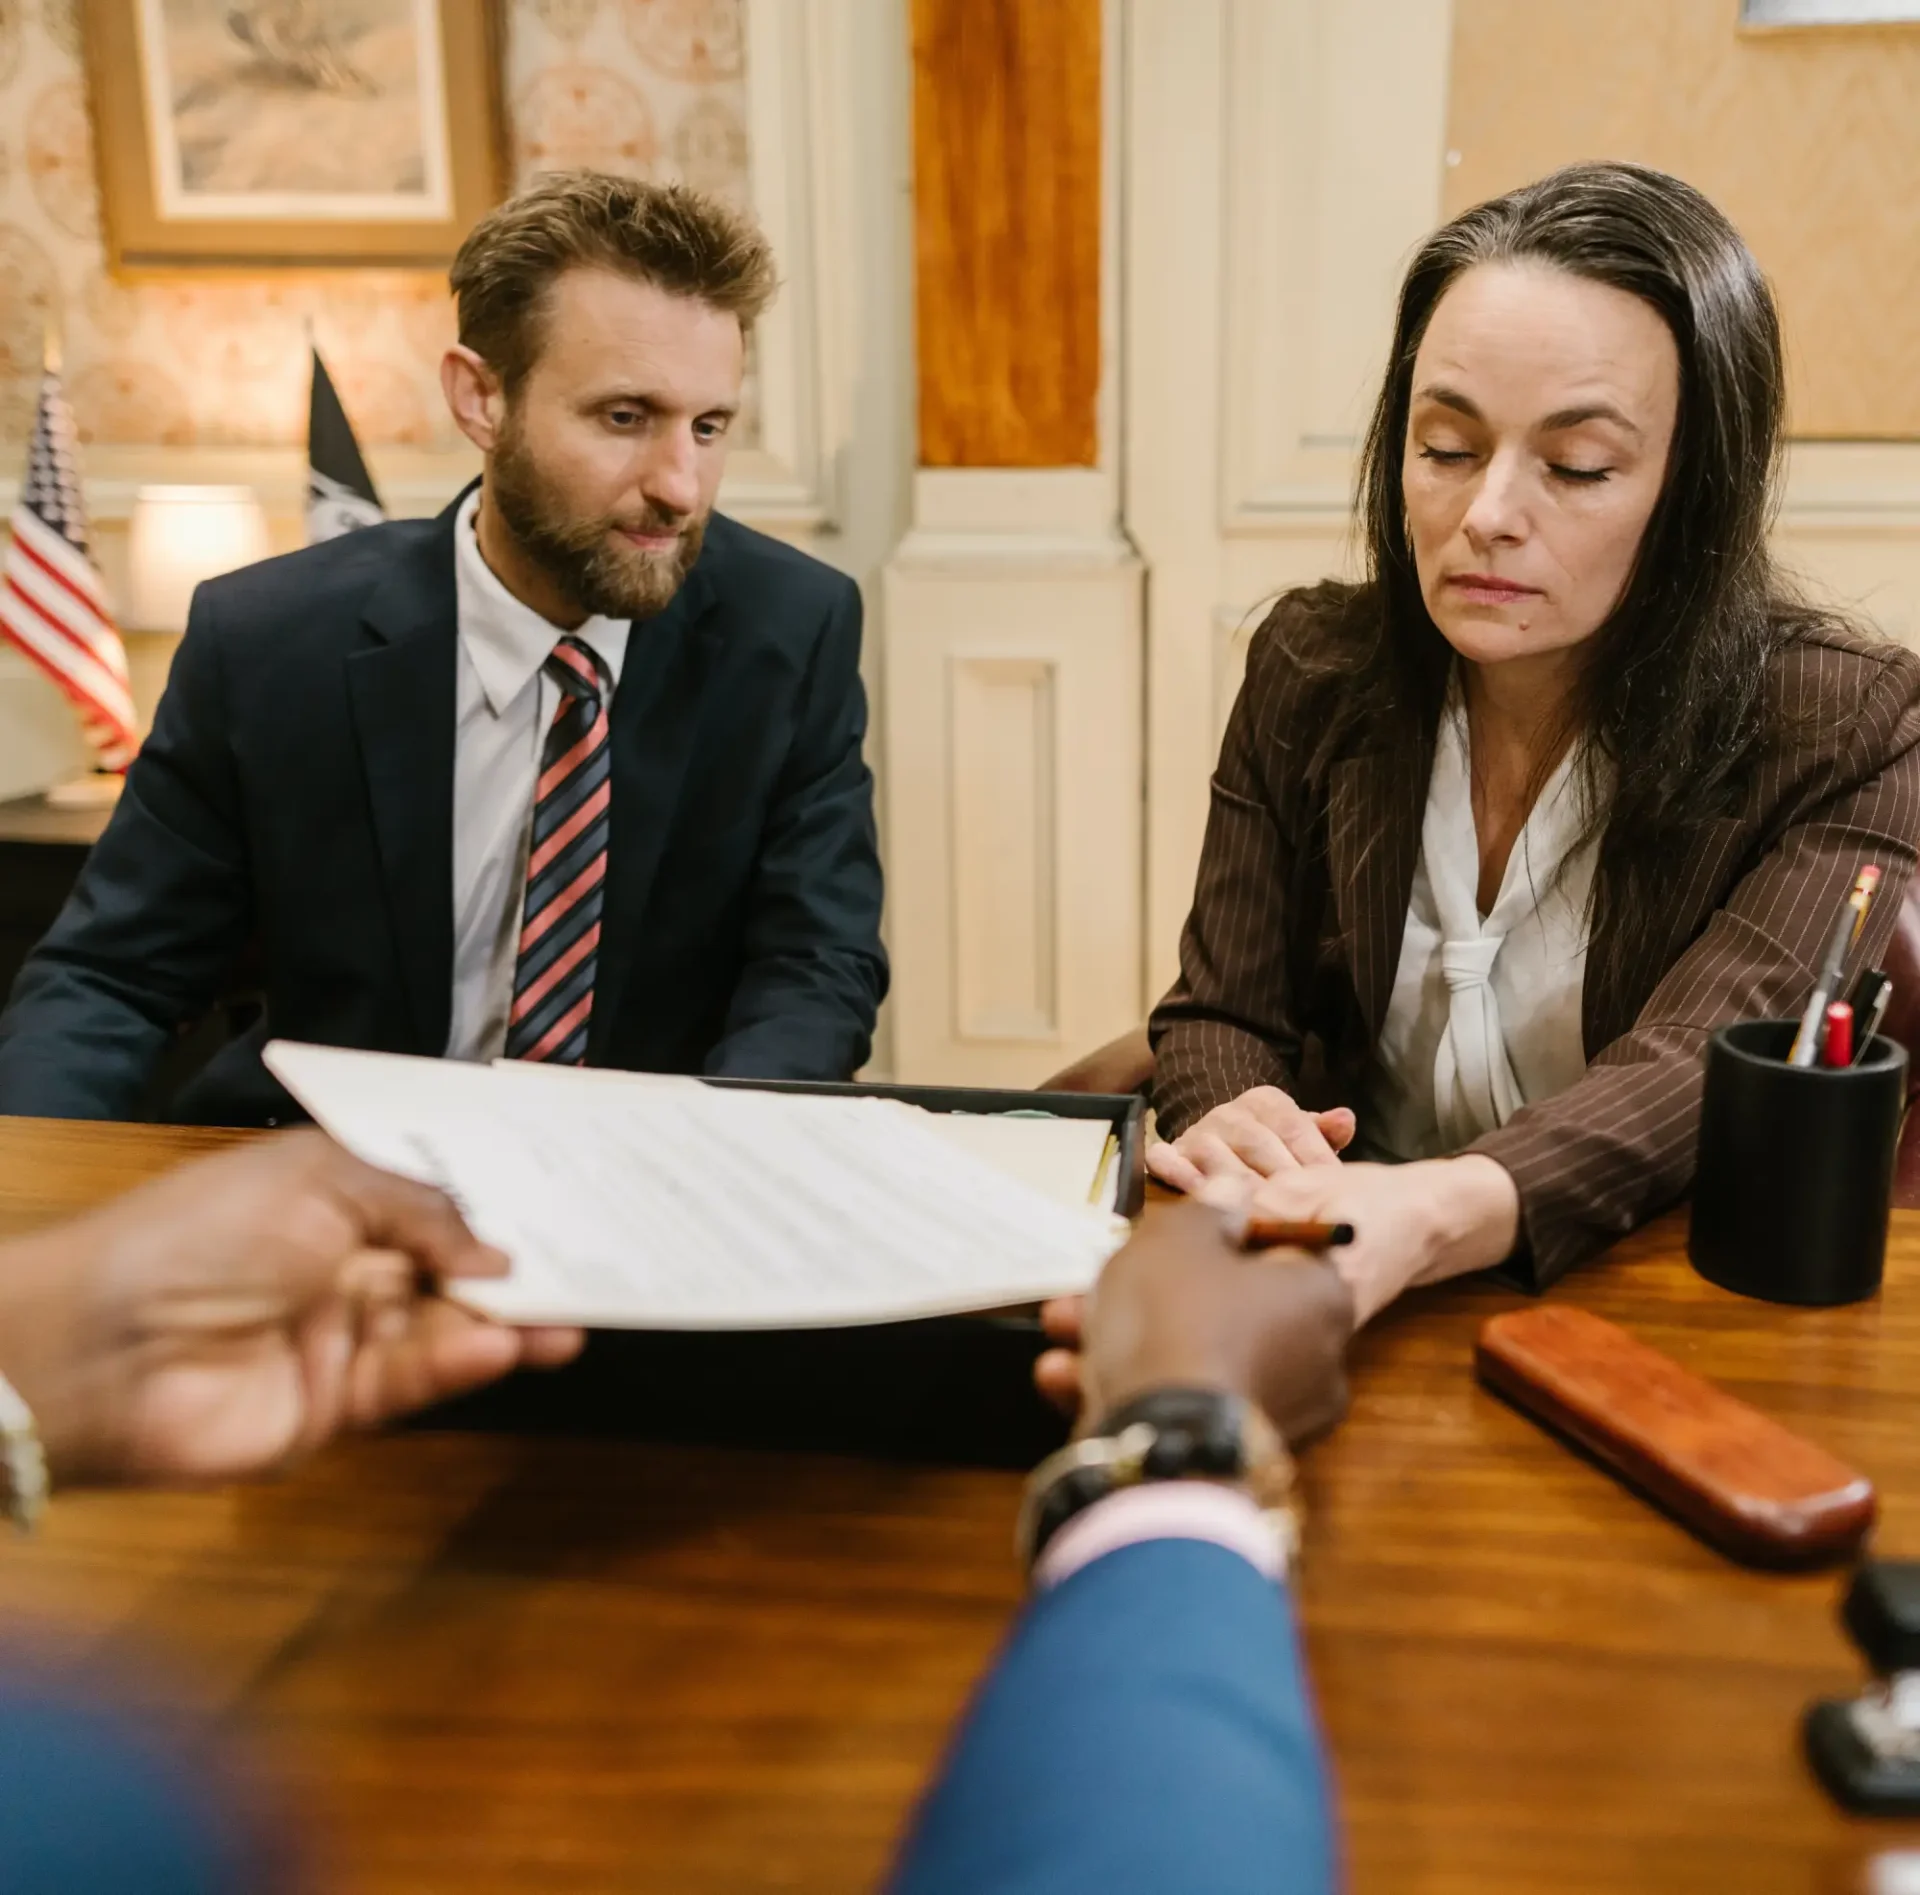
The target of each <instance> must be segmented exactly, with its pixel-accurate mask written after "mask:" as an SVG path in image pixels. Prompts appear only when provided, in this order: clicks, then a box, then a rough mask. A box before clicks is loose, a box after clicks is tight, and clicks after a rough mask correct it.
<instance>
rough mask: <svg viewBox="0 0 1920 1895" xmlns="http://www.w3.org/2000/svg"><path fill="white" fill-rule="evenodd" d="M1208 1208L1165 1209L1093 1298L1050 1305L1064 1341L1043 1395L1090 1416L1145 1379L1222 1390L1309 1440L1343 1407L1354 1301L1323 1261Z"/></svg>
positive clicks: (1055, 1335)
mask: <svg viewBox="0 0 1920 1895" xmlns="http://www.w3.org/2000/svg"><path fill="white" fill-rule="evenodd" d="M1226 1231H1227V1226H1226V1221H1225V1219H1224V1218H1223V1217H1222V1215H1221V1213H1220V1212H1219V1211H1218V1210H1216V1209H1214V1208H1213V1207H1212V1206H1210V1205H1206V1204H1201V1203H1185V1204H1174V1205H1168V1206H1166V1207H1165V1208H1164V1209H1163V1210H1161V1211H1159V1212H1157V1213H1156V1214H1155V1215H1154V1217H1153V1218H1152V1219H1151V1220H1149V1221H1148V1222H1147V1223H1146V1224H1144V1225H1143V1226H1142V1227H1141V1229H1140V1231H1139V1233H1138V1234H1137V1235H1136V1236H1135V1237H1134V1238H1133V1239H1132V1240H1131V1241H1130V1242H1129V1243H1128V1244H1126V1246H1125V1247H1124V1248H1122V1249H1121V1250H1120V1251H1118V1252H1117V1253H1116V1254H1115V1255H1114V1257H1113V1258H1112V1260H1111V1261H1110V1262H1109V1263H1108V1264H1107V1267H1106V1269H1105V1270H1104V1271H1103V1272H1102V1273H1101V1277H1100V1281H1099V1283H1098V1284H1097V1285H1096V1286H1095V1288H1094V1290H1093V1292H1092V1294H1091V1295H1090V1296H1088V1297H1085V1298H1082V1297H1077V1296H1076V1297H1062V1298H1059V1299H1058V1300H1056V1301H1055V1302H1052V1303H1049V1304H1048V1305H1047V1306H1046V1308H1045V1310H1044V1311H1043V1312H1042V1322H1043V1324H1044V1326H1045V1328H1046V1331H1047V1335H1048V1337H1049V1339H1050V1340H1051V1341H1052V1342H1053V1343H1054V1344H1055V1345H1057V1346H1055V1347H1054V1348H1052V1349H1050V1350H1048V1352H1047V1353H1046V1354H1044V1355H1043V1356H1041V1358H1040V1360H1039V1361H1038V1362H1037V1363H1036V1364H1035V1366H1034V1378H1035V1380H1036V1381H1037V1382H1038V1384H1039V1386H1040V1389H1041V1392H1042V1393H1043V1394H1045V1395H1047V1396H1048V1397H1049V1398H1050V1399H1051V1400H1053V1401H1055V1402H1058V1403H1059V1404H1060V1405H1061V1406H1062V1407H1065V1408H1067V1409H1069V1410H1072V1409H1074V1408H1076V1407H1077V1408H1078V1410H1079V1413H1080V1418H1081V1421H1082V1423H1083V1425H1090V1424H1091V1423H1092V1422H1094V1421H1096V1420H1098V1418H1099V1417H1100V1416H1101V1415H1102V1414H1104V1413H1106V1412H1108V1411H1109V1410H1111V1409H1113V1408H1116V1407H1118V1406H1119V1405H1120V1404H1121V1403H1122V1402H1125V1401H1128V1400H1130V1399H1131V1398H1132V1397H1133V1396H1135V1395H1138V1394H1142V1393H1144V1392H1145V1391H1146V1390H1148V1389H1151V1388H1165V1387H1171V1386H1174V1385H1182V1386H1188V1387H1207V1388H1224V1389H1229V1390H1231V1391H1233V1392H1234V1393H1236V1394H1240V1395H1244V1396H1246V1397H1247V1398H1248V1399H1249V1400H1251V1401H1254V1402H1257V1403H1258V1404H1259V1405H1260V1407H1262V1408H1264V1409H1265V1410H1266V1412H1267V1414H1268V1416H1269V1417H1270V1418H1271V1419H1272V1421H1273V1424H1274V1426H1275V1427H1276V1428H1278V1429H1279V1431H1280V1433H1281V1434H1282V1435H1283V1436H1284V1437H1285V1438H1286V1439H1287V1441H1288V1442H1289V1443H1298V1442H1301V1441H1305V1440H1310V1439H1311V1438H1312V1437H1313V1436H1315V1435H1317V1434H1322V1433H1324V1432H1325V1431H1326V1430H1327V1429H1328V1428H1330V1427H1332V1426H1333V1424H1334V1423H1335V1422H1336V1421H1337V1420H1339V1418H1340V1416H1341V1413H1342V1412H1343V1411H1344V1409H1345V1407H1346V1399H1347V1389H1346V1370H1345V1356H1346V1346H1347V1341H1348V1338H1349V1337H1350V1336H1351V1335H1352V1333H1353V1297H1352V1295H1351V1293H1350V1292H1349V1291H1348V1289H1347V1287H1346V1285H1345V1284H1344V1283H1343V1282H1342V1281H1341V1279H1340V1276H1339V1274H1338V1272H1337V1271H1335V1270H1334V1269H1333V1267H1332V1265H1331V1264H1329V1263H1327V1262H1326V1261H1324V1260H1323V1259H1321V1258H1319V1257H1315V1256H1310V1255H1308V1254H1306V1253H1305V1252H1302V1251H1297V1250H1269V1251H1261V1252H1250V1251H1245V1250H1242V1249H1240V1248H1239V1246H1238V1245H1236V1244H1234V1243H1232V1242H1230V1241H1229V1239H1228V1237H1227V1234H1226Z"/></svg>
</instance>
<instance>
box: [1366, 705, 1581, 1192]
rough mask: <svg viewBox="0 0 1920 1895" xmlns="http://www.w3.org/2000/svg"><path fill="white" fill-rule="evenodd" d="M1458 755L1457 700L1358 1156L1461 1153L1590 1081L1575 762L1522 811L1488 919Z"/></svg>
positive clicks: (1462, 734) (1464, 767)
mask: <svg viewBox="0 0 1920 1895" xmlns="http://www.w3.org/2000/svg"><path fill="white" fill-rule="evenodd" d="M1467 743H1468V740H1467V716H1466V707H1465V705H1464V704H1463V703H1462V702H1461V700H1460V696H1459V692H1458V689H1457V688H1456V689H1455V691H1454V692H1453V693H1452V695H1451V696H1450V697H1449V700H1448V704H1447V708H1446V710H1445V712H1444V713H1443V714H1442V716H1441V719H1440V731H1439V741H1438V743H1437V745H1436V746H1435V750H1434V758H1433V777H1432V780H1431V781H1430V782H1429V784H1428V786H1427V810H1426V817H1425V820H1424V822H1423V823H1422V826H1421V831H1420V860H1419V864H1418V866H1417V867H1416V868H1415V870H1414V876H1413V895H1412V899H1411V900H1410V901H1409V903H1408V906H1407V932H1406V937H1405V939H1404V940H1403V941H1402V943H1401V947H1400V965H1399V968H1398V970H1397V972H1396V973H1395V975H1394V981H1393V995H1392V998H1391V1000H1390V1001H1389V1002H1388V1005H1387V1016H1386V1020H1385V1022H1384V1024H1383V1025H1382V1027H1381V1031H1380V1040H1379V1044H1378V1046H1377V1047H1376V1048H1375V1049H1374V1058H1373V1066H1372V1070H1371V1073H1370V1074H1369V1077H1368V1081H1367V1086H1366V1092H1365V1097H1364V1099H1363V1100H1362V1103H1361V1110H1360V1114H1359V1118H1360V1133H1359V1145H1360V1151H1359V1153H1358V1154H1357V1155H1358V1156H1363V1157H1367V1158H1375V1159H1385V1160H1388V1161H1402V1160H1407V1159H1414V1158H1437V1157H1441V1156H1444V1155H1445V1154H1447V1153H1449V1152H1456V1151H1459V1150H1460V1149H1461V1148H1462V1147H1463V1146H1466V1145H1469V1144H1471V1143H1472V1142H1473V1140H1474V1139H1476V1138H1478V1137H1480V1135H1481V1134H1482V1133H1484V1132H1491V1131H1493V1130H1494V1129H1495V1128H1496V1127H1498V1126H1501V1125H1504V1124H1505V1123H1506V1122H1507V1120H1508V1119H1510V1118H1511V1117H1512V1116H1513V1115H1514V1113H1515V1112H1517V1111H1518V1110H1519V1109H1520V1107H1521V1106H1523V1105H1525V1104H1526V1103H1527V1101H1528V1100H1530V1099H1545V1098H1548V1097H1550V1096H1551V1095H1552V1094H1554V1093H1556V1092H1561V1091H1564V1090H1565V1089H1566V1088H1567V1087H1568V1086H1570V1085H1572V1084H1573V1083H1574V1081H1575V1080H1576V1079H1578V1078H1579V1077H1580V1075H1581V1074H1582V1073H1583V1072H1585V1071H1586V1069H1587V1054H1586V1044H1585V1041H1584V1039H1583V1037H1582V1034H1581V1030H1580V1000H1581V992H1582V989H1583V988H1584V986H1585V984H1586V970H1587V909H1588V898H1589V896H1590V895H1591V893H1592V889H1593V872H1594V865H1595V862H1596V860H1597V858H1598V856H1599V840H1598V838H1597V837H1595V838H1594V839H1593V840H1591V841H1589V842H1588V843H1587V844H1586V845H1585V846H1583V847H1579V848H1576V847H1575V846H1574V845H1575V844H1576V843H1578V842H1579V838H1580V830H1581V827H1582V817H1583V815H1584V813H1585V812H1584V806H1583V800H1582V793H1581V785H1580V782H1579V778H1578V775H1577V772H1576V768H1575V764H1576V756H1575V753H1574V752H1573V751H1569V753H1568V755H1567V756H1566V757H1565V758H1564V759H1563V760H1562V762H1561V764H1560V767H1559V768H1558V769H1557V770H1555V771H1554V773H1553V775H1552V776H1551V777H1550V778H1549V779H1548V781H1547V783H1546V786H1545V788H1543V789H1542V790H1541V792H1540V795H1539V797H1538V799H1537V800H1536V801H1535V803H1534V805H1533V808H1532V810H1531V811H1529V812H1528V815H1527V820H1526V825H1525V827H1524V828H1523V829H1522V830H1521V832H1520V834H1519V836H1518V838H1517V839H1516V840H1515V842H1514V845H1513V853H1512V854H1511V855H1510V856H1509V857H1508V858H1507V867H1506V873H1505V874H1504V875H1503V876H1502V878H1501V882H1500V894H1499V898H1498V899H1497V900H1496V901H1495V902H1494V904H1493V912H1492V913H1491V914H1487V915H1482V914H1481V913H1480V908H1479V901H1478V898H1477V894H1476V890H1477V888H1478V885H1479V880H1480V844H1479V838H1478V836H1477V834H1476V833H1475V830H1474V826H1473V796H1472V790H1471V779H1470V777H1469V774H1468V750H1467Z"/></svg>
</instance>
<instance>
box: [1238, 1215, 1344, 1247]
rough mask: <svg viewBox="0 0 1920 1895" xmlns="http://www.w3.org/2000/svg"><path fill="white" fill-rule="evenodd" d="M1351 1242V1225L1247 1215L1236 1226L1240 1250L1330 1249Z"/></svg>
mask: <svg viewBox="0 0 1920 1895" xmlns="http://www.w3.org/2000/svg"><path fill="white" fill-rule="evenodd" d="M1352 1242H1353V1226H1352V1225H1351V1224H1323V1223H1318V1222H1314V1221H1311V1220H1293V1219H1288V1218H1284V1217H1249V1218H1248V1219H1247V1220H1246V1222H1245V1223H1244V1224H1242V1225H1241V1227H1240V1247H1241V1249H1242V1250H1277V1249H1279V1248H1280V1246H1281V1245H1283V1244H1284V1245H1285V1246H1286V1247H1287V1248H1288V1249H1290V1250H1330V1249H1332V1248H1333V1246H1334V1245H1336V1244H1350V1243H1352Z"/></svg>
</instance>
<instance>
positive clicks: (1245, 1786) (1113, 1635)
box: [890, 1540, 1337, 1895]
mask: <svg viewBox="0 0 1920 1895" xmlns="http://www.w3.org/2000/svg"><path fill="white" fill-rule="evenodd" d="M1328 1796H1329V1791H1328V1784H1327V1778H1326V1771H1325V1766H1324V1763H1323V1760H1322V1754H1321V1748H1320V1739H1319V1734H1318V1731H1317V1729H1316V1727H1315V1723H1314V1718H1313V1712H1312V1709H1311V1707H1310V1705H1309V1703H1308V1700H1307V1696H1306V1691H1305V1685H1304V1679H1303V1674H1302V1669H1301V1663H1300V1655H1299V1649H1298V1646H1297V1644H1296V1642H1295V1638H1294V1630H1293V1623H1292V1618H1291V1615H1290V1613H1289V1612H1288V1609H1287V1605H1286V1601H1285V1597H1284V1595H1283V1594H1282V1593H1280V1592H1279V1591H1278V1589H1276V1588H1275V1587H1274V1586H1272V1585H1271V1584H1269V1583H1268V1582H1267V1581H1266V1580H1264V1579H1262V1578H1261V1576H1260V1575H1259V1574H1258V1573H1257V1572H1256V1571H1255V1570H1254V1569H1253V1568H1252V1567H1251V1566H1250V1565H1248V1564H1247V1562H1246V1561H1245V1560H1243V1559H1240V1558H1239V1557H1237V1556H1236V1555H1235V1554H1232V1553H1229V1552H1227V1551H1226V1550H1225V1549H1224V1548H1222V1547H1217V1546H1212V1545H1209V1544H1206V1543H1204V1542H1201V1541H1195V1540H1152V1541H1147V1542H1145V1543H1143V1544H1141V1545H1139V1546H1131V1547H1125V1548H1122V1549H1121V1550H1120V1551H1118V1552H1115V1553H1110V1554H1108V1555H1107V1556H1106V1557H1105V1558H1103V1559H1098V1560H1095V1561H1094V1562H1093V1563H1092V1564H1090V1565H1089V1566H1086V1567H1084V1568H1083V1569H1082V1570H1081V1571H1080V1572H1078V1573H1076V1574H1074V1575H1073V1577H1072V1578H1070V1579H1068V1580H1067V1581H1066V1582H1065V1583H1064V1584H1062V1585H1061V1586H1059V1587H1058V1588H1057V1589H1056V1590H1054V1591H1053V1592H1051V1593H1048V1594H1045V1595H1043V1596H1042V1597H1040V1598H1039V1599H1037V1600H1035V1602H1034V1603H1033V1604H1032V1606H1030V1607H1029V1609H1028V1610H1027V1612H1026V1614H1025V1616H1024V1617H1023V1618H1022V1620H1021V1622H1020V1624H1019V1625H1018V1626H1017V1627H1016V1629H1015V1631H1014V1633H1013V1636H1012V1638H1011V1640H1010V1641H1009V1643H1008V1646H1007V1648H1006V1650H1005V1651H1004V1653H1003V1654H1002V1655H1001V1658H1000V1661H999V1663H998V1664H997V1665H996V1667H995V1668H994V1670H993V1672H992V1673H991V1674H990V1675H989V1676H988V1678H987V1679H986V1680H985V1682H984V1683H983V1684H982V1685H981V1687H980V1690H979V1692H978V1694H977V1696H976V1697H975V1699H974V1702H973V1704H972V1706H971V1708H970V1709H969V1711H968V1713H967V1715H966V1718H965V1720H964V1721H963V1723H962V1725H961V1728H960V1731H959V1733H958V1735H957V1737H956V1739H955V1742H954V1745H953V1749H952V1751H951V1753H950V1754H949V1756H948V1758H947V1762H946V1765H945V1767H944V1769H943V1771H942V1773H941V1776H940V1778H939V1780H938V1781H937V1782H936V1783H935V1785H934V1786H933V1788H932V1789H931V1790H930V1791H929V1792H928V1794H927V1797H926V1800H925V1802H924V1803H923V1804H922V1806H921V1808H920V1811H919V1813H918V1815H917V1817H916V1819H915V1822H914V1825H913V1828H912V1830H911V1833H910V1834H909V1836H908V1838H907V1840H906V1842H905V1844H904V1846H903V1849H902V1853H901V1856H900V1860H899V1863H898V1866H897V1868H896V1870H895V1874H894V1878H893V1880H892V1882H891V1884H890V1888H891V1890H892V1895H962V1891H965V1895H982V1892H983V1891H987V1890H991V1891H993V1895H1192V1891H1194V1890H1197V1889H1205V1890H1206V1891H1208V1895H1325V1891H1328V1890H1330V1889H1332V1888H1333V1887H1334V1886H1335V1883H1336V1879H1337V1875H1336V1868H1335V1862H1334V1846H1333V1832H1332V1826H1331V1823H1330V1820H1329V1810H1328Z"/></svg>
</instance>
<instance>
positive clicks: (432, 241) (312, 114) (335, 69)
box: [82, 0, 504, 271]
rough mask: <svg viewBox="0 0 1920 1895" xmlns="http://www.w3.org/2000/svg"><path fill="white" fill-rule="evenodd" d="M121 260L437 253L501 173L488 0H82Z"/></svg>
mask: <svg viewBox="0 0 1920 1895" xmlns="http://www.w3.org/2000/svg"><path fill="white" fill-rule="evenodd" d="M82 26H83V31H84V35H85V41H86V58H87V80H88V88H89V92H90V95H91V96H90V101H89V102H90V106H91V116H92V120H93V127H94V141H95V146H96V152H97V157H98V164H99V174H100V197H101V210H102V213H103V217H104V221H105V225H106V234H107V244H108V252H109V256H110V258H111V260H112V263H113V266H114V268H115V269H117V270H122V271H126V270H140V269H155V268H174V267H178V266H182V265H221V264H229V265H231V264H240V265H246V266H248V267H250V268H256V269H257V268H259V267H260V266H261V265H263V264H274V263H287V264H304V265H315V264H352V263H366V264H386V265H394V264H427V265H431V264H437V263H443V262H445V261H446V260H447V259H448V258H449V257H451V256H452V255H453V253H454V251H455V250H456V249H457V248H458V247H459V243H460V239H461V238H462V237H463V236H464V235H465V234H466V232H467V231H468V229H469V228H470V227H471V226H472V224H473V222H474V220H475V219H476V218H477V217H479V216H480V214H481V213H482V212H483V211H485V210H486V209H487V208H488V206H490V205H491V204H493V203H495V202H496V201H497V200H498V198H499V196H500V193H501V189H502V184H503V176H502V167H503V162H504V159H503V152H504V141H503V139H502V137H501V122H502V112H501V104H500V46H501V38H500V9H499V4H498V0H82Z"/></svg>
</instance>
